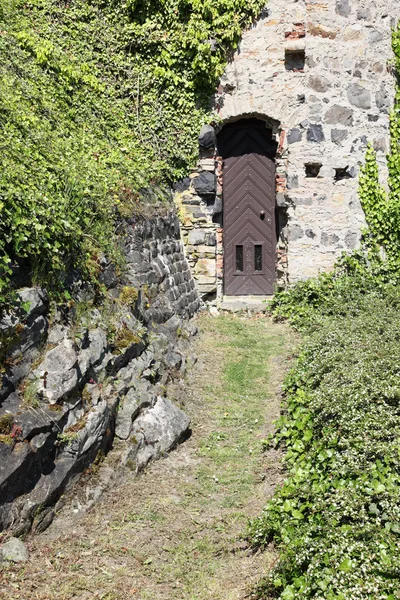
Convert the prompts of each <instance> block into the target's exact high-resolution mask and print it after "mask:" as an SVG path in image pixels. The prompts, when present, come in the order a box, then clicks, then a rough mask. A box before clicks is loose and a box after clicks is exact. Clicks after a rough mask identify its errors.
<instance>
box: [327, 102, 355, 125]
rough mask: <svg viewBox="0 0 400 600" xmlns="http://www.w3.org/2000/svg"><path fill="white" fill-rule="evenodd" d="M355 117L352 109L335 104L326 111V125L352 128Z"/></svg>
mask: <svg viewBox="0 0 400 600" xmlns="http://www.w3.org/2000/svg"><path fill="white" fill-rule="evenodd" d="M353 116H354V111H353V110H352V109H351V108H347V107H346V106H339V105H338V104H334V105H333V106H332V107H331V108H330V109H329V110H327V111H326V113H325V121H326V123H330V124H332V125H347V126H351V125H353Z"/></svg>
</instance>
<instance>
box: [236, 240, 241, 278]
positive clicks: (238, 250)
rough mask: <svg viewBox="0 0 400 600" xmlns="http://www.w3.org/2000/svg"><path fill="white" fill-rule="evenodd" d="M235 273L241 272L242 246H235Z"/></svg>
mask: <svg viewBox="0 0 400 600" xmlns="http://www.w3.org/2000/svg"><path fill="white" fill-rule="evenodd" d="M236 272H240V273H242V272H243V246H242V245H240V246H236Z"/></svg>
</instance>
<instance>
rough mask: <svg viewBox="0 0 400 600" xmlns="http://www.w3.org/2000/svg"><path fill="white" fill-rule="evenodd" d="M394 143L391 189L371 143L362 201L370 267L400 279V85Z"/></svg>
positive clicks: (396, 38)
mask: <svg viewBox="0 0 400 600" xmlns="http://www.w3.org/2000/svg"><path fill="white" fill-rule="evenodd" d="M392 45H393V51H394V54H395V64H394V66H395V69H396V72H397V73H399V72H400V25H399V26H398V28H397V30H395V31H394V32H393V44H392ZM390 134H391V144H390V153H389V156H388V159H387V166H388V171H389V178H388V183H389V192H388V193H387V192H386V190H385V189H384V188H383V187H382V185H381V184H380V182H379V170H378V164H377V161H376V154H375V152H374V150H373V148H372V146H371V145H369V146H368V150H367V155H366V161H365V165H364V167H363V169H362V172H361V177H360V200H361V203H362V206H363V209H364V213H365V217H366V221H367V224H368V229H367V230H366V231H364V236H363V240H364V247H365V249H366V250H367V258H368V261H369V267H370V269H371V271H372V273H373V274H374V276H376V277H378V276H379V277H381V278H383V279H384V280H385V281H391V282H393V283H394V282H398V281H399V279H400V148H399V140H400V88H399V87H397V91H396V98H395V106H394V110H393V113H392V115H391V119H390Z"/></svg>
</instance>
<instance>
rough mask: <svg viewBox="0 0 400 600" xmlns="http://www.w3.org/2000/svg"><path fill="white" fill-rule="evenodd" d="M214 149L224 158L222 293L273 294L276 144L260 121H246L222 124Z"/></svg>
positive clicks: (242, 294) (241, 294)
mask: <svg viewBox="0 0 400 600" xmlns="http://www.w3.org/2000/svg"><path fill="white" fill-rule="evenodd" d="M218 148H219V150H220V151H221V152H222V157H223V159H224V163H223V194H224V293H225V294H226V295H228V296H248V295H258V296H259V295H269V294H272V293H273V291H274V283H275V252H276V228H275V160H274V156H275V152H276V143H275V142H273V141H272V140H271V132H270V131H269V130H268V129H266V127H265V124H264V123H263V122H262V121H258V120H256V119H249V120H243V121H240V122H239V123H232V124H230V125H227V126H225V127H224V129H223V130H222V132H221V134H220V135H219V140H218Z"/></svg>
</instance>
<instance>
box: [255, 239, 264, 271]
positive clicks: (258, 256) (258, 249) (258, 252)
mask: <svg viewBox="0 0 400 600" xmlns="http://www.w3.org/2000/svg"><path fill="white" fill-rule="evenodd" d="M262 270H263V265H262V245H261V244H254V271H256V272H258V273H260V272H261V271H262Z"/></svg>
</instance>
